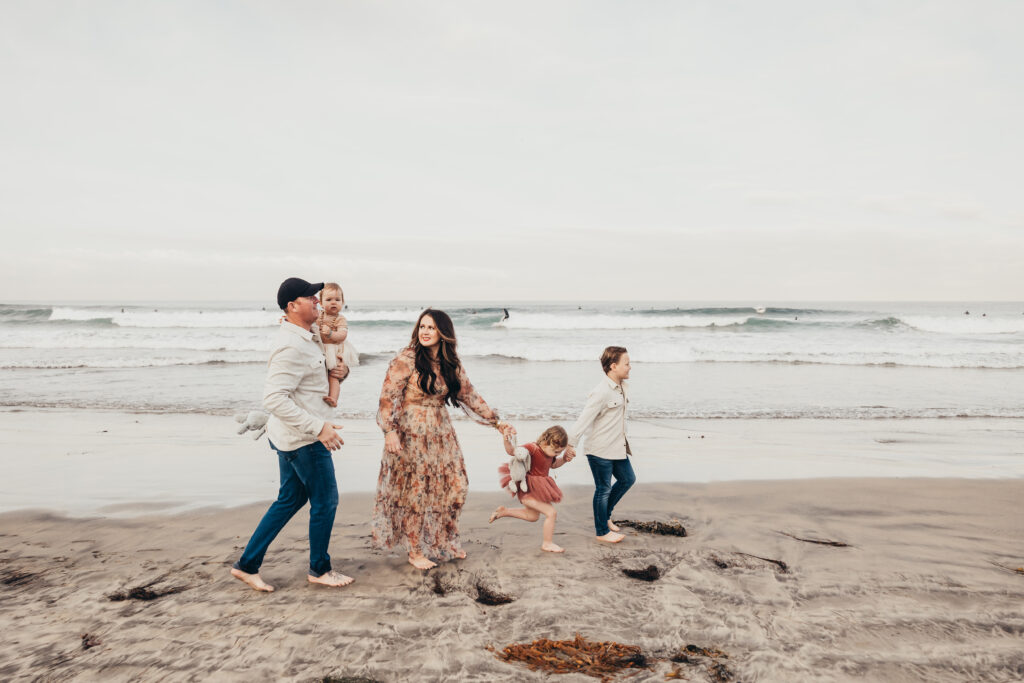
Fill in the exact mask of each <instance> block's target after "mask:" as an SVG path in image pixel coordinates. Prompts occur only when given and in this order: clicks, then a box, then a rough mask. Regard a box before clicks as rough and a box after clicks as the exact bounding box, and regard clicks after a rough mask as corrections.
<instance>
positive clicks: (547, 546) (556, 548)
mask: <svg viewBox="0 0 1024 683" xmlns="http://www.w3.org/2000/svg"><path fill="white" fill-rule="evenodd" d="M540 549H541V550H546V551H548V552H549V553H564V552H565V548H563V547H562V546H560V545H555V544H554V543H541V544H540Z"/></svg>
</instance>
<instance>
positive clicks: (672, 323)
mask: <svg viewBox="0 0 1024 683" xmlns="http://www.w3.org/2000/svg"><path fill="white" fill-rule="evenodd" d="M749 319H750V316H748V315H732V316H713V315H688V314H682V315H679V314H673V315H645V316H633V315H628V314H626V315H623V314H612V313H597V314H582V315H563V314H557V313H518V314H515V315H512V316H511V317H509V319H508V320H504V321H501V322H497V323H494V326H495V327H504V328H506V329H509V330H647V329H659V328H660V329H673V328H685V327H725V326H729V325H740V324H743V323H745V322H747V321H748V320H749Z"/></svg>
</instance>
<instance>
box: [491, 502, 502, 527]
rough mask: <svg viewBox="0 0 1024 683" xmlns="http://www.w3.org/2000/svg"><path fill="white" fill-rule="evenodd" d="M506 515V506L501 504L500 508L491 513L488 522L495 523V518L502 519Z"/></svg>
mask: <svg viewBox="0 0 1024 683" xmlns="http://www.w3.org/2000/svg"><path fill="white" fill-rule="evenodd" d="M504 516H505V506H504V505H499V506H498V509H497V510H495V511H494V512H492V513H491V518H490V519H488V520H487V523H488V524H493V523H494V520H496V519H501V518H502V517H504Z"/></svg>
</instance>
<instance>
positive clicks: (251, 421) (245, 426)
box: [235, 410, 270, 440]
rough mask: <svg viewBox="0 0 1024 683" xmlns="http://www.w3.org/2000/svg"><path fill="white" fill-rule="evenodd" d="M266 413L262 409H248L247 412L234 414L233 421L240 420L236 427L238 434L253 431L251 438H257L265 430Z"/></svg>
mask: <svg viewBox="0 0 1024 683" xmlns="http://www.w3.org/2000/svg"><path fill="white" fill-rule="evenodd" d="M269 417H270V416H269V415H267V414H266V413H265V412H263V411H262V410H250V411H249V412H248V413H238V414H237V415H235V422H240V423H241V424H242V426H241V427H239V428H238V433H239V434H245V433H246V432H250V431H251V432H254V434H253V435H252V438H253V440H256V439H259V438H260V437H261V436H263V435H264V434H265V433H266V431H267V418H269Z"/></svg>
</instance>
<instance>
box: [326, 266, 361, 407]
mask: <svg viewBox="0 0 1024 683" xmlns="http://www.w3.org/2000/svg"><path fill="white" fill-rule="evenodd" d="M320 306H321V307H322V308H323V311H321V312H320V316H319V317H318V318H317V320H316V324H317V326H318V327H319V328H320V340H321V341H323V343H324V355H325V356H326V358H327V369H328V370H333V369H334V368H335V367H337V366H338V359H339V358H340V359H341V360H342V361H343V362H344V363H345V365H347V366H349V367H350V368H351V367H352V366H354V365H359V353H358V352H357V351H356V349H355V347H354V346H352V342H350V341H348V321H347V320H345V316H343V315H342V314H341V309H342V308H343V307H344V306H345V294H344V293H343V292H342V291H341V286H340V285H339V284H338V283H336V282H328V283H327V284H325V285H324V288H323V290H322V291H321V292H320ZM328 382H329V386H330V391H329V395H328V396H324V403H326V404H327V405H329V406H331V407H332V408H336V407H337V406H338V394H339V393H340V392H341V381H340V380H337V379H334V378H333V377H330V378H328Z"/></svg>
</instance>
